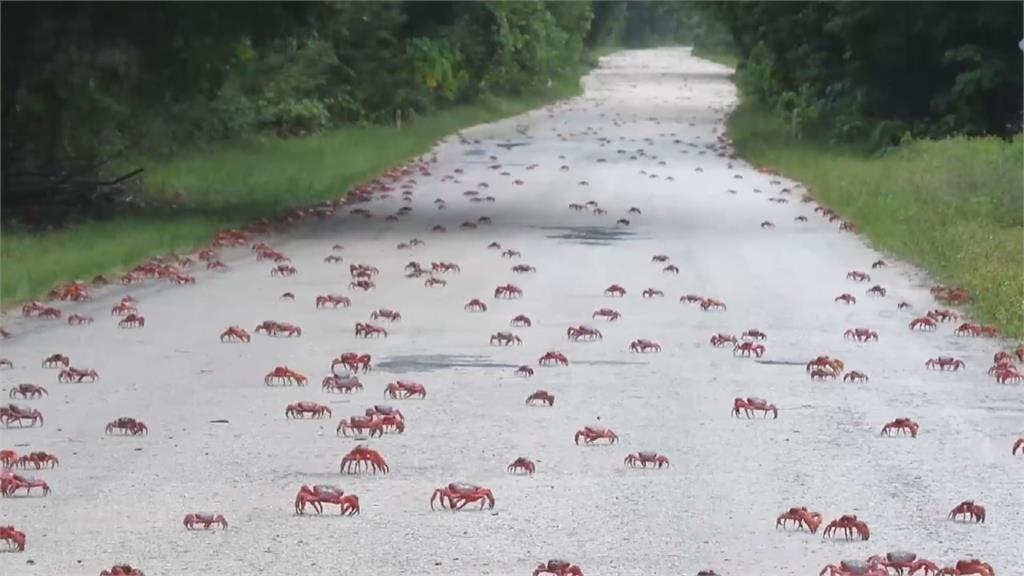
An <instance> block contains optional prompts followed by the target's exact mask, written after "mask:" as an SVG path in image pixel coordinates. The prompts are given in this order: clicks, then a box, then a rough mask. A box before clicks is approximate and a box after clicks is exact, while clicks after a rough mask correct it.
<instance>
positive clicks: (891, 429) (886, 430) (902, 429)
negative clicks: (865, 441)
mask: <svg viewBox="0 0 1024 576" xmlns="http://www.w3.org/2000/svg"><path fill="white" fill-rule="evenodd" d="M917 429H918V424H917V422H914V421H913V420H911V419H910V418H897V419H895V420H893V421H892V422H889V423H888V424H886V425H885V426H882V432H881V433H880V434H879V435H880V436H892V435H894V434H899V433H902V434H910V437H911V438H917Z"/></svg>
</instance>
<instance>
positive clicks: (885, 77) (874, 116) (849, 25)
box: [698, 2, 1024, 148]
mask: <svg viewBox="0 0 1024 576" xmlns="http://www.w3.org/2000/svg"><path fill="white" fill-rule="evenodd" d="M699 8H703V9H705V10H707V12H708V13H709V14H708V15H709V16H713V17H717V18H718V19H719V20H720V21H721V22H722V23H723V24H724V25H725V26H726V27H728V29H729V30H730V32H731V34H732V37H733V41H734V45H735V48H736V51H737V54H738V56H739V67H738V71H739V73H738V81H739V83H740V86H741V88H742V89H743V90H744V91H745V93H746V94H747V95H749V96H751V97H755V98H757V99H759V100H760V101H761V102H763V103H764V104H765V105H766V106H767V107H769V108H771V109H773V110H775V111H776V112H777V113H779V114H780V115H781V116H783V117H784V118H785V119H786V121H787V122H788V123H789V126H790V130H791V131H792V132H793V133H794V134H797V135H800V134H808V133H811V132H817V133H821V134H826V135H828V136H829V137H830V138H831V139H832V140H834V141H848V142H849V141H868V142H870V144H871V145H872V147H874V148H879V147H884V146H888V145H893V144H896V143H898V142H899V141H900V139H902V138H903V137H904V136H905V135H906V134H911V135H913V136H915V137H935V136H944V135H949V134H968V135H979V134H993V135H1012V134H1015V133H1018V132H1020V129H1021V110H1022V97H1021V94H1022V90H1024V73H1022V70H1024V63H1022V62H1024V61H1022V52H1021V49H1020V48H1019V47H1018V43H1019V42H1020V41H1021V38H1022V37H1024V24H1022V23H1024V4H1022V3H1020V2H738V3H736V2H717V3H709V4H702V5H699ZM698 45H700V42H698Z"/></svg>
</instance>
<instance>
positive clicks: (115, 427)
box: [105, 417, 149, 436]
mask: <svg viewBox="0 0 1024 576" xmlns="http://www.w3.org/2000/svg"><path fill="white" fill-rule="evenodd" d="M105 432H106V433H107V434H113V433H114V432H120V433H121V434H131V435H132V436H142V435H147V434H149V428H148V427H146V425H145V424H144V423H143V422H142V421H140V420H136V419H135V418H128V417H121V418H118V419H117V420H111V421H110V422H107V427H106V429H105Z"/></svg>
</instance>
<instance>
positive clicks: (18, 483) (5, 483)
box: [0, 472, 50, 498]
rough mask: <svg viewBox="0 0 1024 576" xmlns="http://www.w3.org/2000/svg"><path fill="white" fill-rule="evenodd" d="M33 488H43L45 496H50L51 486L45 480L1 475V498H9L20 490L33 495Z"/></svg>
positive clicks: (7, 473) (6, 473) (6, 474)
mask: <svg viewBox="0 0 1024 576" xmlns="http://www.w3.org/2000/svg"><path fill="white" fill-rule="evenodd" d="M33 488H41V489H42V490H43V496H47V495H49V494H50V485H49V484H47V483H46V481H45V480H41V479H39V478H33V477H32V476H22V475H20V474H12V473H10V472H5V473H3V474H0V496H5V497H8V498H9V497H11V496H14V493H15V492H16V491H18V490H24V491H25V494H26V495H31V494H32V489H33Z"/></svg>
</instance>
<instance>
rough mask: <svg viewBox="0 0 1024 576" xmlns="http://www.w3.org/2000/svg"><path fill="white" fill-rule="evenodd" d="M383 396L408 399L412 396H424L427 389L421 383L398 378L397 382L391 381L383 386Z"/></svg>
mask: <svg viewBox="0 0 1024 576" xmlns="http://www.w3.org/2000/svg"><path fill="white" fill-rule="evenodd" d="M384 396H385V397H386V398H395V399H398V398H402V399H408V398H413V397H418V398H426V397H427V389H426V388H425V387H424V386H423V385H422V384H417V383H415V382H406V381H404V380H399V381H397V382H392V383H390V384H388V385H387V386H386V387H385V388H384Z"/></svg>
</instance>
